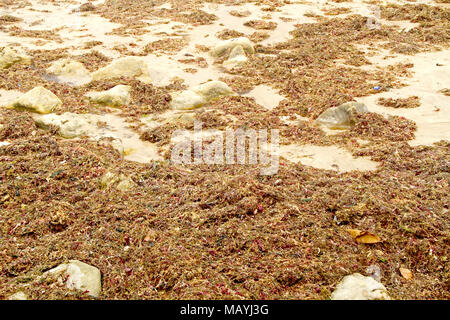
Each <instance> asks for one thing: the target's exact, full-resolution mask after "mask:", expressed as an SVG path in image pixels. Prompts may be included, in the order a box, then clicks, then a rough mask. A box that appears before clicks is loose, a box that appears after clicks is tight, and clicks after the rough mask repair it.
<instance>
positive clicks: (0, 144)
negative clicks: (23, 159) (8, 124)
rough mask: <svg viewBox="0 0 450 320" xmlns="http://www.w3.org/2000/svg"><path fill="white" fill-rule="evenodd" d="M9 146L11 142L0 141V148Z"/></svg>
mask: <svg viewBox="0 0 450 320" xmlns="http://www.w3.org/2000/svg"><path fill="white" fill-rule="evenodd" d="M0 129H1V128H0ZM10 144H11V142H8V141H0V147H6V146H9V145H10Z"/></svg>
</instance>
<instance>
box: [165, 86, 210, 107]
mask: <svg viewBox="0 0 450 320" xmlns="http://www.w3.org/2000/svg"><path fill="white" fill-rule="evenodd" d="M171 97H172V100H171V101H170V105H171V106H172V109H177V110H189V109H195V108H199V107H201V106H203V105H204V104H205V103H206V100H205V99H204V98H203V97H202V96H200V95H198V94H197V93H195V92H193V91H191V90H185V91H181V92H176V93H173V94H171Z"/></svg>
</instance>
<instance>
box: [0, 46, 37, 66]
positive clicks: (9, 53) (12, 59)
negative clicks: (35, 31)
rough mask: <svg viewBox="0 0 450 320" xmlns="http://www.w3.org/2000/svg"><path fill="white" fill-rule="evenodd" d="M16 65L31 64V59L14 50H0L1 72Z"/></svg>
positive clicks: (6, 48)
mask: <svg viewBox="0 0 450 320" xmlns="http://www.w3.org/2000/svg"><path fill="white" fill-rule="evenodd" d="M16 63H23V64H30V63H31V58H30V57H29V56H27V55H26V54H25V53H22V52H19V51H17V50H15V49H12V48H8V47H3V48H0V70H1V69H6V68H9V67H10V66H12V65H13V64H16Z"/></svg>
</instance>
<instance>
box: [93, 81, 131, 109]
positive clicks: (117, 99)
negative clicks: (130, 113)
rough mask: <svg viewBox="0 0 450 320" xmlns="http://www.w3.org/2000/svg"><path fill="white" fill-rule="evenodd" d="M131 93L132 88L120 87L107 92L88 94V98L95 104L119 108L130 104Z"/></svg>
mask: <svg viewBox="0 0 450 320" xmlns="http://www.w3.org/2000/svg"><path fill="white" fill-rule="evenodd" d="M130 91H131V87H130V86H125V85H118V86H115V87H114V88H111V89H109V90H106V91H101V92H89V93H87V94H86V96H87V97H89V98H90V99H91V100H92V101H94V102H97V103H100V104H104V105H109V106H114V107H118V106H122V105H126V104H129V103H130V101H131V95H130Z"/></svg>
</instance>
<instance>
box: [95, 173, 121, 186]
mask: <svg viewBox="0 0 450 320" xmlns="http://www.w3.org/2000/svg"><path fill="white" fill-rule="evenodd" d="M119 180H120V178H119V177H118V176H117V175H115V174H114V173H112V172H110V171H108V172H107V173H105V174H104V175H103V176H102V178H101V179H100V186H101V187H102V188H103V189H105V188H108V187H110V186H111V185H113V184H114V183H116V182H118V181H119Z"/></svg>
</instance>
